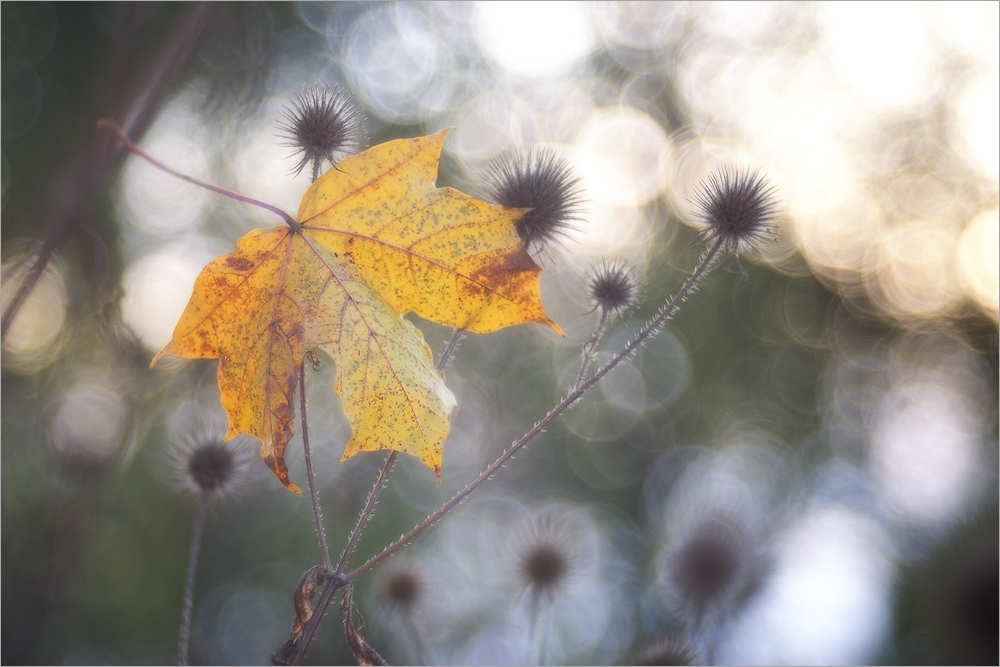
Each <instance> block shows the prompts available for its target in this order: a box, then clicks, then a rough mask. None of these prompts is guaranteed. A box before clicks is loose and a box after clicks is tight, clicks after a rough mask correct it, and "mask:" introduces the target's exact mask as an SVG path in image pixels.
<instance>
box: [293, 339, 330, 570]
mask: <svg viewBox="0 0 1000 667" xmlns="http://www.w3.org/2000/svg"><path fill="white" fill-rule="evenodd" d="M299 406H300V408H299V412H300V413H301V417H302V447H303V449H304V450H305V458H306V476H307V477H308V478H309V497H310V498H312V506H313V516H314V517H315V518H316V533H317V534H318V535H319V548H320V551H322V552H323V567H325V568H326V571H327V572H330V571H331V569H332V566H331V564H330V549H329V547H327V545H326V531H324V530H323V512H322V511H320V508H319V494H318V493H316V477H315V476H314V475H313V466H312V456H311V455H310V452H309V424H308V423H307V420H306V362H305V359H303V360H302V361H301V362H300V363H299Z"/></svg>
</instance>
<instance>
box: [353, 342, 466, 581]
mask: <svg viewBox="0 0 1000 667" xmlns="http://www.w3.org/2000/svg"><path fill="white" fill-rule="evenodd" d="M464 331H465V329H455V333H454V334H453V335H452V337H451V340H450V341H449V342H448V346H447V347H446V348H445V350H444V352H443V353H442V354H441V358H440V359H439V360H438V363H437V368H438V370H444V367H445V366H446V365H447V364H448V359H449V358H450V357H451V355H452V353H454V351H455V348H456V347H458V341H459V340H460V339H461V338H462V334H463V333H464ZM398 456H399V452H397V451H392V452H389V456H387V457H386V459H385V465H383V466H382V471H381V472H380V473H379V476H378V479H377V480H376V481H375V487H374V488H373V489H372V491H371V493H370V494H369V495H368V502H367V503H365V508H364V509H363V510H362V511H361V516H360V517H358V524H357V525H356V526H355V527H354V532H353V533H351V537H350V539H349V540H348V542H347V547H346V548H345V549H344V553H343V554H342V555H341V556H340V562H339V563H338V564H337V574H343V573H344V568H346V567H347V561H348V560H349V559H350V557H351V554H352V553H353V552H354V548H355V547H356V546H357V544H358V540H359V539H360V538H361V533H362V531H364V529H365V526H366V525H368V522H369V521H370V520H371V518H372V514H373V513H374V511H375V503H376V502H378V497H379V495H380V494H381V493H382V489H383V488H385V485H386V483H387V482H388V481H389V473H390V472H391V471H392V466H393V464H395V463H396V458H397V457H398Z"/></svg>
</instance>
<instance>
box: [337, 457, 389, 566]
mask: <svg viewBox="0 0 1000 667" xmlns="http://www.w3.org/2000/svg"><path fill="white" fill-rule="evenodd" d="M398 455H399V452H397V451H391V452H389V456H387V457H386V459H385V465H383V466H382V471H381V472H380V473H379V476H378V479H377V480H376V481H375V486H374V488H372V491H371V493H369V494H368V502H367V503H365V508H364V509H363V510H362V511H361V516H359V517H358V524H357V525H356V526H355V527H354V532H353V533H351V537H350V539H349V540H348V541H347V547H345V548H344V553H343V554H341V556H340V562H339V563H337V572H336V574H338V575H341V574H343V573H344V568H346V567H347V561H348V560H349V559H350V558H351V554H352V553H353V552H354V547H356V546H357V545H358V540H359V539H360V538H361V533H362V531H364V529H365V526H367V525H368V521H369V520H370V519H371V518H372V514H373V513H374V512H375V503H377V502H378V497H379V494H381V493H382V489H384V488H385V484H386V482H388V481H389V473H390V472H392V466H393V464H394V463H395V462H396V457H397V456H398Z"/></svg>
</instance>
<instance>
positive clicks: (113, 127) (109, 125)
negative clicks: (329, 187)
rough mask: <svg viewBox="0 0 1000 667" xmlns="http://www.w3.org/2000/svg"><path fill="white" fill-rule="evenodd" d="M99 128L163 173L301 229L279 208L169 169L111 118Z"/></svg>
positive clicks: (101, 122)
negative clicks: (259, 209)
mask: <svg viewBox="0 0 1000 667" xmlns="http://www.w3.org/2000/svg"><path fill="white" fill-rule="evenodd" d="M97 127H98V128H99V129H102V130H108V131H109V132H111V133H112V134H114V135H115V136H116V137H118V140H119V141H120V142H122V143H123V144H125V147H126V148H128V149H129V150H130V151H132V152H133V153H135V154H136V155H138V156H139V157H141V158H142V159H144V160H146V161H147V162H149V163H150V164H151V165H153V166H154V167H156V168H157V169H159V170H161V171H165V172H167V173H168V174H170V175H172V176H176V177H177V178H179V179H181V180H184V181H187V182H188V183H194V184H195V185H200V186H201V187H203V188H205V189H207V190H211V191H212V192H218V193H219V194H220V195H225V196H226V197H230V198H232V199H236V200H237V201H241V202H245V203H247V204H252V205H254V206H259V207H260V208H262V209H264V210H266V211H270V212H271V213H275V214H277V215H280V216H281V218H282V219H283V220H284V221H285V222H286V223H287V224H288V226H289V227H291V228H292V231H298V230H299V229H300V228H301V225H300V224H299V223H298V222H296V221H295V218H293V217H292V216H290V215H288V214H287V213H285V212H284V211H282V210H281V209H280V208H278V207H277V206H272V205H271V204H268V203H265V202H262V201H260V200H257V199H254V198H253V197H247V196H246V195H241V194H240V193H238V192H234V191H232V190H227V189H226V188H220V187H219V186H218V185H212V184H211V183H206V182H205V181H202V180H200V179H197V178H195V177H193V176H188V175H187V174H182V173H181V172H179V171H177V170H175V169H172V168H171V167H168V166H167V165H165V164H164V163H162V162H160V161H159V160H157V159H156V158H155V157H153V156H152V155H150V154H149V153H147V152H146V151H144V150H142V149H141V148H139V147H138V146H137V145H136V144H135V143H134V142H133V141H132V140H131V139H129V138H128V137H127V136H125V132H124V131H123V130H122V128H121V126H119V125H118V123H116V122H115V121H114V120H112V119H110V118H102V119H100V120H99V121H97Z"/></svg>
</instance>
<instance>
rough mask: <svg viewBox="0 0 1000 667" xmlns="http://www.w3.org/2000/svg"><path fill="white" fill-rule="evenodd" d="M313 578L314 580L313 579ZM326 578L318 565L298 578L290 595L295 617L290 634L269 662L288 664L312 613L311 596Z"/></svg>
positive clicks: (313, 595)
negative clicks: (292, 594)
mask: <svg viewBox="0 0 1000 667" xmlns="http://www.w3.org/2000/svg"><path fill="white" fill-rule="evenodd" d="M314 579H315V581H314ZM325 580H326V578H325V576H324V575H323V568H322V566H320V565H317V566H316V567H313V568H311V569H309V570H307V571H306V573H305V574H303V575H302V578H301V579H299V585H298V586H296V587H295V595H294V596H292V600H293V605H294V606H295V618H294V619H292V635H291V637H289V638H288V641H286V642H285V643H284V644H282V645H281V647H279V648H278V649H277V650H275V651H274V653H272V654H271V662H272V663H273V664H275V665H290V664H292V657H293V656H294V655H295V650H296V649H297V648H298V644H299V640H300V639H302V633H303V632H305V629H306V623H308V622H309V619H310V618H312V615H313V606H312V601H313V598H315V597H316V587H317V586H319V585H322V584H323V582H324V581H325Z"/></svg>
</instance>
